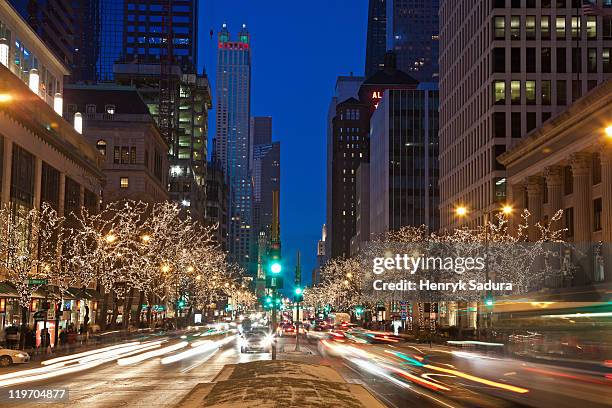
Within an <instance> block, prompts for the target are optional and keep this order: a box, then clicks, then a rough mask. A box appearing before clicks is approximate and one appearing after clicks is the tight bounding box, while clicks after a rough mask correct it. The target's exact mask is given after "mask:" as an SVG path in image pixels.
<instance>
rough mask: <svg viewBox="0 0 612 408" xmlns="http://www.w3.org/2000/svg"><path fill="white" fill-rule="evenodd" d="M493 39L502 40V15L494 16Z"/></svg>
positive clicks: (504, 27) (504, 29) (503, 35)
mask: <svg viewBox="0 0 612 408" xmlns="http://www.w3.org/2000/svg"><path fill="white" fill-rule="evenodd" d="M494 24H495V39H496V40H503V39H504V37H505V34H506V33H505V32H506V18H505V17H503V16H498V17H495V20H494Z"/></svg>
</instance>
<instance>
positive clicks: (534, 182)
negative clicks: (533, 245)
mask: <svg viewBox="0 0 612 408" xmlns="http://www.w3.org/2000/svg"><path fill="white" fill-rule="evenodd" d="M542 184H543V183H542V177H540V176H529V177H528V178H527V205H528V206H529V208H528V210H529V212H530V213H531V216H530V217H529V218H528V221H529V240H530V241H537V240H538V239H539V238H540V231H539V229H538V228H537V227H536V224H537V223H538V222H540V221H542V201H543V197H542V191H543V188H542Z"/></svg>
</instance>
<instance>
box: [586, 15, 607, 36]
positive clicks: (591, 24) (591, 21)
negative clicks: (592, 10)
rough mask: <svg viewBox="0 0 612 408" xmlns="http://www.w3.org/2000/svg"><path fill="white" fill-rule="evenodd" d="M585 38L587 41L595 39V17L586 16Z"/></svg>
mask: <svg viewBox="0 0 612 408" xmlns="http://www.w3.org/2000/svg"><path fill="white" fill-rule="evenodd" d="M604 21H605V20H604ZM587 38H588V39H594V38H597V17H596V16H587Z"/></svg>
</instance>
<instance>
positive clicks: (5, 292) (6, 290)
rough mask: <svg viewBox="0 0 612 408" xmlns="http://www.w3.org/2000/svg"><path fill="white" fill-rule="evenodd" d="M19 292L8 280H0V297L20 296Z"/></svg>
mask: <svg viewBox="0 0 612 408" xmlns="http://www.w3.org/2000/svg"><path fill="white" fill-rule="evenodd" d="M18 297H19V294H18V293H17V291H16V290H15V288H14V287H13V285H11V284H10V283H8V282H0V298H18Z"/></svg>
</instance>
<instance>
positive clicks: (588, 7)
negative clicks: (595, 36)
mask: <svg viewBox="0 0 612 408" xmlns="http://www.w3.org/2000/svg"><path fill="white" fill-rule="evenodd" d="M596 1H597V0H582V14H584V15H585V16H596V15H597V14H598V11H599V9H598V8H597V5H596V4H595V2H596Z"/></svg>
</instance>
